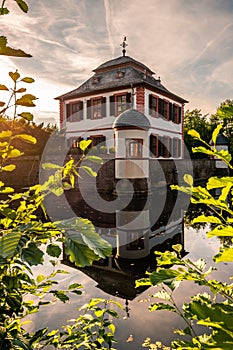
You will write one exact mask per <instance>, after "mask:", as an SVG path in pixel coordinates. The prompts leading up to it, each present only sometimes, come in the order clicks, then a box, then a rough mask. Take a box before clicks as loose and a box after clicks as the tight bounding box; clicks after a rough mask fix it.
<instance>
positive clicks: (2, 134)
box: [0, 130, 12, 139]
mask: <svg viewBox="0 0 233 350" xmlns="http://www.w3.org/2000/svg"><path fill="white" fill-rule="evenodd" d="M11 136H12V131H11V130H6V131H2V132H0V139H6V138H9V137H11Z"/></svg>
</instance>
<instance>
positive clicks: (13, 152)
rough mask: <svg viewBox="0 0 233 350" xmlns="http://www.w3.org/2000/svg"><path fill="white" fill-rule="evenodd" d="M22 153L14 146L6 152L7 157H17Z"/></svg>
mask: <svg viewBox="0 0 233 350" xmlns="http://www.w3.org/2000/svg"><path fill="white" fill-rule="evenodd" d="M22 155H23V152H20V150H18V149H16V148H14V149H13V150H12V151H10V153H9V154H8V158H17V157H20V156H22Z"/></svg>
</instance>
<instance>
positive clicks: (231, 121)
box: [210, 99, 233, 153]
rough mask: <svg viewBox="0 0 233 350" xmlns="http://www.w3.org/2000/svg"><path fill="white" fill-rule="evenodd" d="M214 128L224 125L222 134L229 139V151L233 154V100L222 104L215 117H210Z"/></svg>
mask: <svg viewBox="0 0 233 350" xmlns="http://www.w3.org/2000/svg"><path fill="white" fill-rule="evenodd" d="M210 124H211V125H212V127H213V128H215V127H217V125H219V124H220V125H222V133H223V134H224V135H225V136H226V137H228V140H229V151H230V153H232V152H233V137H232V135H233V100H230V99H227V100H225V101H223V102H221V104H220V106H219V107H218V108H217V111H216V113H215V114H214V115H212V116H211V117H210Z"/></svg>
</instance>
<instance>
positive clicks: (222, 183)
mask: <svg viewBox="0 0 233 350" xmlns="http://www.w3.org/2000/svg"><path fill="white" fill-rule="evenodd" d="M229 183H232V185H233V178H232V177H229V176H226V177H220V178H219V177H210V178H209V180H208V182H207V185H206V188H207V189H208V190H212V189H213V188H221V187H226V186H227V185H228V184H229Z"/></svg>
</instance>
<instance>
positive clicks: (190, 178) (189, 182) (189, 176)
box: [184, 174, 193, 186]
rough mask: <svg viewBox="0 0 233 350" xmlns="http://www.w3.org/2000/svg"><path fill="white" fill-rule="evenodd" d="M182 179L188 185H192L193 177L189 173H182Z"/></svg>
mask: <svg viewBox="0 0 233 350" xmlns="http://www.w3.org/2000/svg"><path fill="white" fill-rule="evenodd" d="M184 181H185V182H186V183H187V184H188V185H190V186H193V177H192V176H191V175H189V174H185V175H184Z"/></svg>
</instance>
